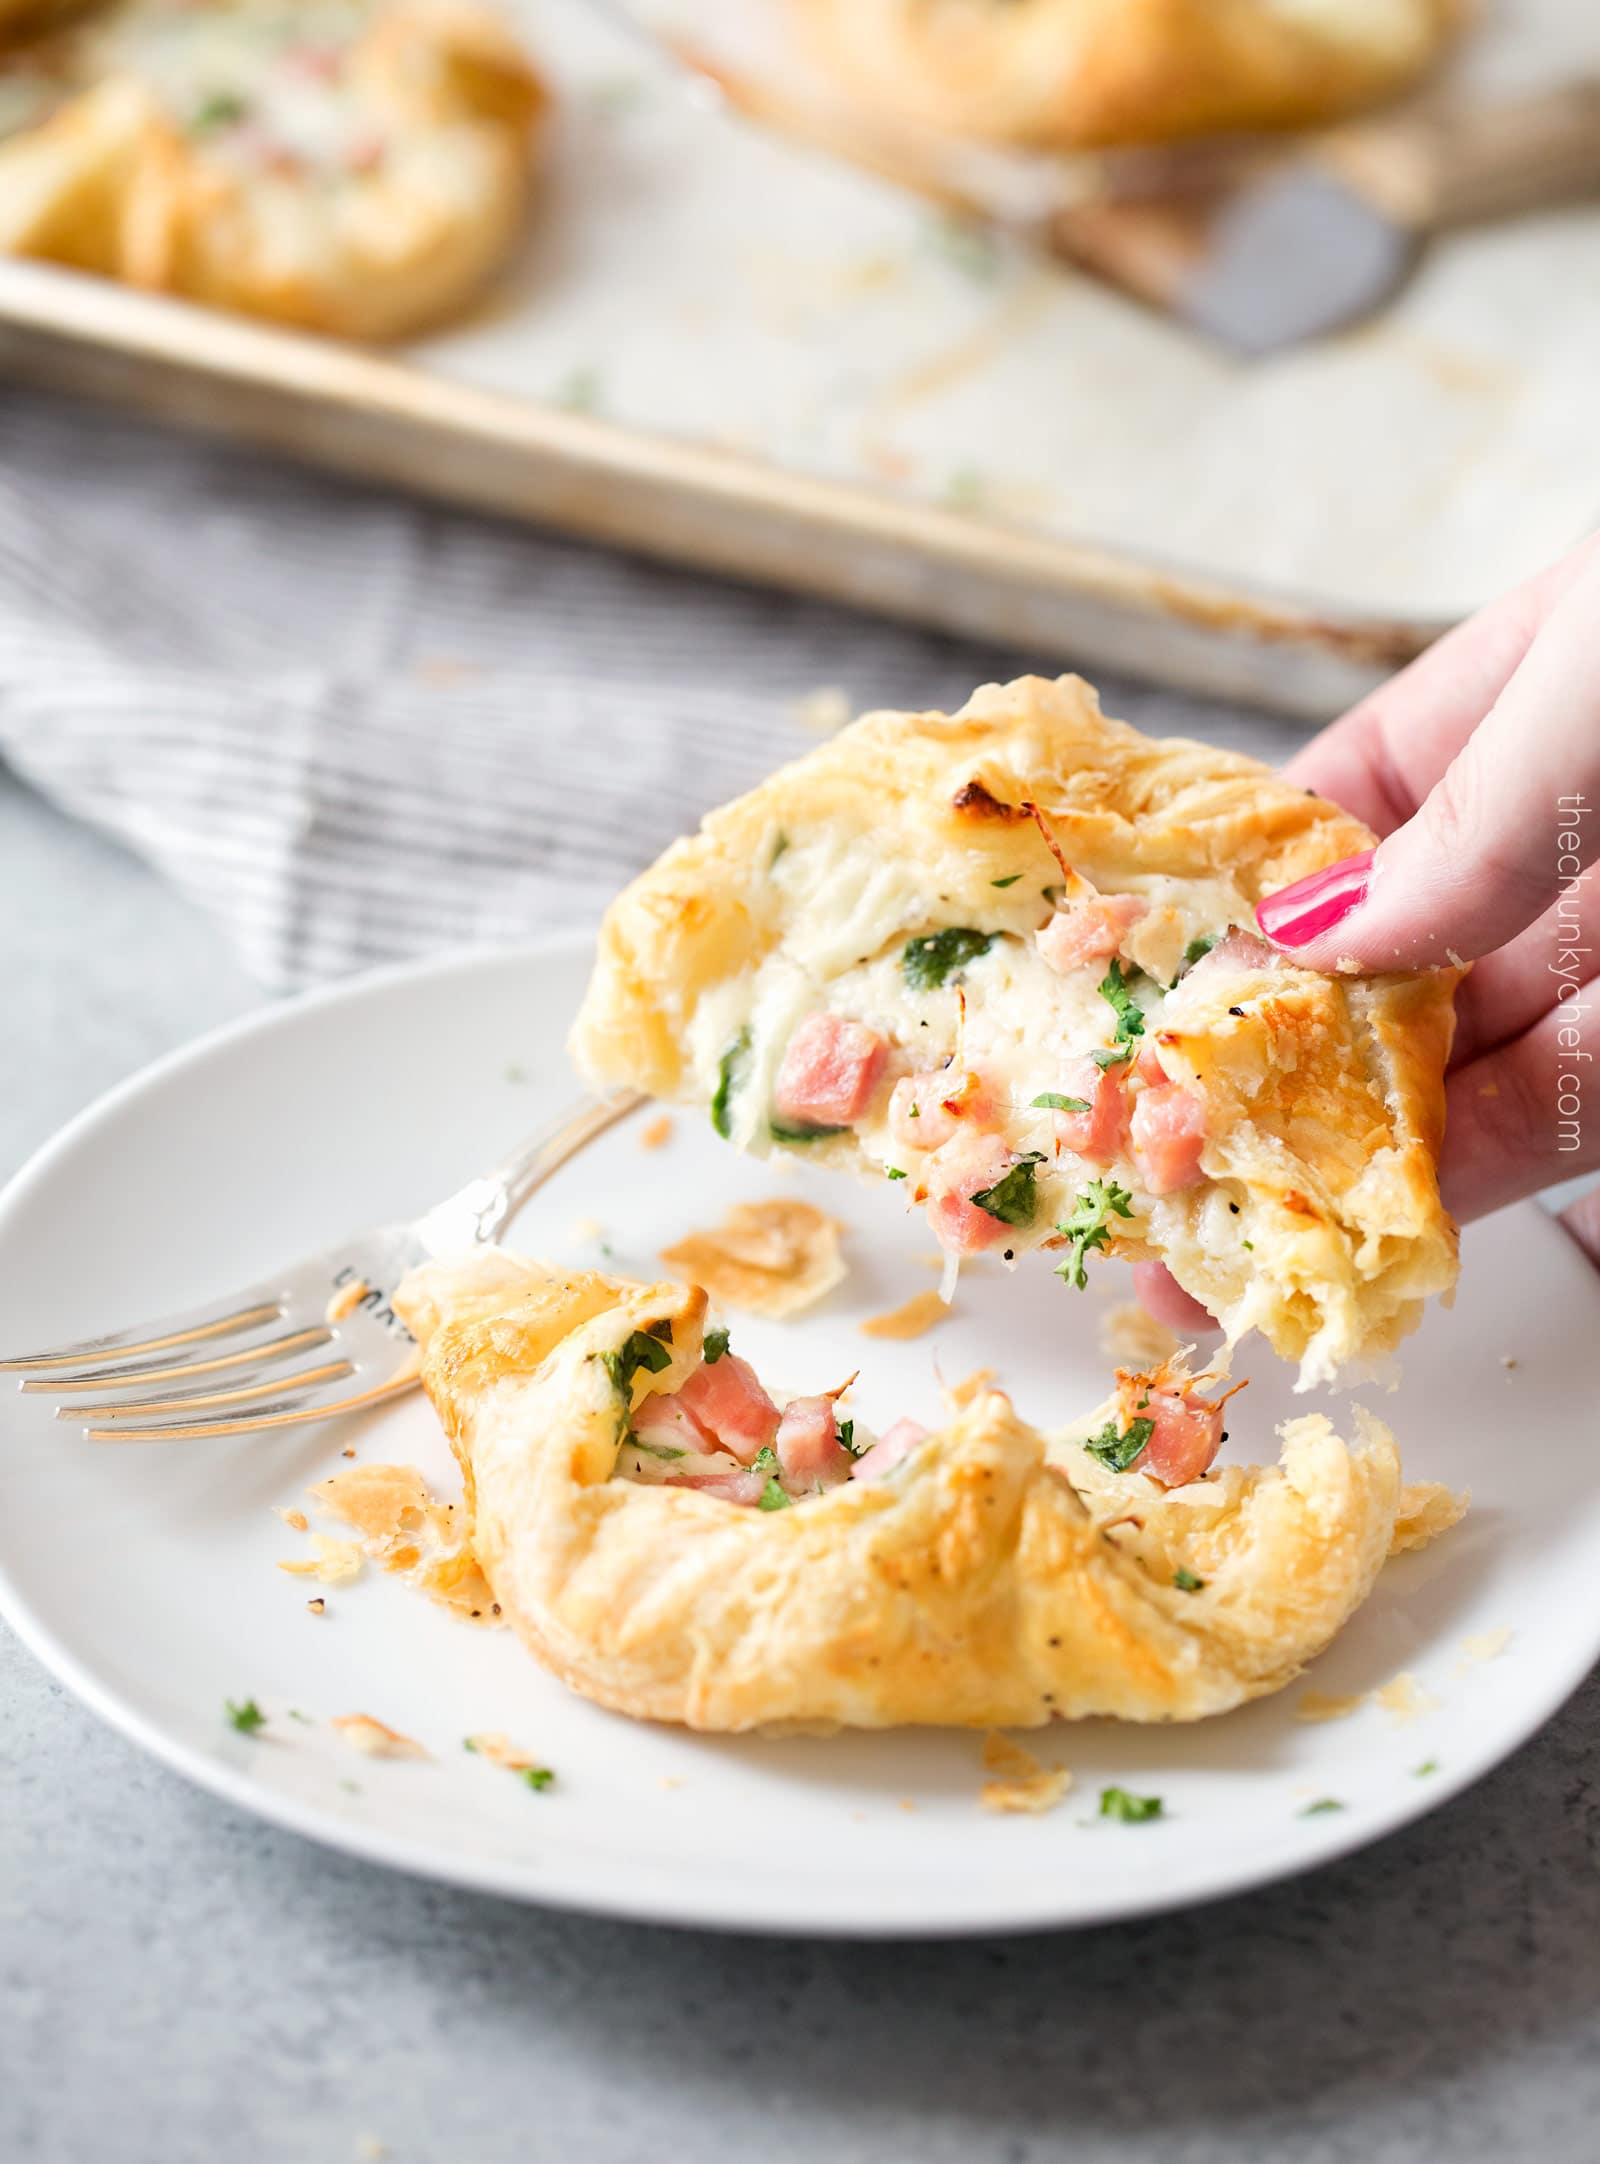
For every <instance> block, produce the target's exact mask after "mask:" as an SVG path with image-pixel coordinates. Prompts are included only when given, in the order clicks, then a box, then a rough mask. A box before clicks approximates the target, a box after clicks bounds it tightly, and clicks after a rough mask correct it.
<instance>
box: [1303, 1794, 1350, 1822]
mask: <svg viewBox="0 0 1600 2164" xmlns="http://www.w3.org/2000/svg"><path fill="white" fill-rule="evenodd" d="M1343 1809H1344V1805H1343V1804H1342V1803H1341V1802H1340V1801H1339V1799H1338V1797H1337V1796H1319V1797H1318V1798H1317V1800H1316V1802H1315V1803H1308V1804H1307V1805H1306V1807H1305V1809H1304V1810H1303V1811H1302V1812H1300V1813H1299V1816H1300V1817H1301V1818H1325V1817H1326V1816H1327V1814H1328V1812H1330V1811H1342V1810H1343Z"/></svg>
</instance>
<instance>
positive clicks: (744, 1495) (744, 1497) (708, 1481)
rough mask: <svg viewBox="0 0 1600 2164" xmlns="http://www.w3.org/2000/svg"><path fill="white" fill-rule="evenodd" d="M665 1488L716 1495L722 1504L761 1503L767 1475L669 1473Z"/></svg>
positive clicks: (663, 1484) (662, 1483)
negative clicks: (687, 1489) (686, 1489)
mask: <svg viewBox="0 0 1600 2164" xmlns="http://www.w3.org/2000/svg"><path fill="white" fill-rule="evenodd" d="M661 1486H662V1487H664V1488H693V1489H694V1491H695V1493H696V1494H697V1495H714V1496H716V1497H717V1498H718V1500H719V1501H720V1502H724V1503H743V1504H745V1505H746V1506H747V1507H751V1506H754V1505H755V1504H757V1503H759V1502H760V1500H761V1498H762V1496H763V1495H764V1494H765V1493H766V1487H767V1475H766V1474H765V1473H669V1474H668V1475H667V1477H666V1479H665V1480H663V1481H662V1482H661Z"/></svg>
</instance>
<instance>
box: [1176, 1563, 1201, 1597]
mask: <svg viewBox="0 0 1600 2164" xmlns="http://www.w3.org/2000/svg"><path fill="white" fill-rule="evenodd" d="M1172 1582H1173V1584H1174V1585H1175V1586H1176V1587H1177V1589H1178V1591H1179V1592H1180V1593H1203V1592H1204V1591H1205V1589H1206V1582H1205V1580H1204V1578H1197V1577H1196V1576H1195V1574H1194V1572H1193V1571H1192V1570H1191V1569H1190V1568H1189V1566H1188V1564H1187V1563H1180V1564H1179V1565H1178V1567H1177V1569H1176V1570H1175V1571H1174V1572H1173V1573H1172Z"/></svg>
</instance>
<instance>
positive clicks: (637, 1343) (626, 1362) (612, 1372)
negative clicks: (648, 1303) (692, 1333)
mask: <svg viewBox="0 0 1600 2164" xmlns="http://www.w3.org/2000/svg"><path fill="white" fill-rule="evenodd" d="M662 1327H663V1326H662V1325H661V1324H660V1323H657V1324H656V1325H655V1326H654V1327H653V1328H652V1329H650V1330H635V1331H634V1332H633V1334H632V1335H631V1336H630V1337H629V1338H628V1339H627V1341H626V1343H625V1344H623V1345H621V1346H619V1347H618V1349H617V1350H616V1351H615V1352H608V1353H602V1354H601V1355H600V1365H601V1366H602V1367H603V1368H604V1369H605V1371H606V1373H607V1374H608V1375H609V1376H610V1377H611V1384H612V1388H613V1389H614V1390H615V1391H616V1393H617V1396H618V1397H619V1398H624V1399H626V1398H630V1397H631V1396H632V1395H633V1378H634V1377H635V1376H636V1375H637V1374H638V1372H639V1370H640V1369H641V1368H643V1369H645V1371H646V1372H647V1373H648V1374H651V1375H659V1374H660V1373H661V1370H662V1369H663V1368H664V1367H666V1366H667V1364H668V1363H669V1362H670V1360H671V1358H672V1355H671V1353H669V1352H668V1350H667V1348H666V1346H665V1345H664V1344H663V1343H662V1342H661V1335H660V1333H661V1330H662ZM665 1329H666V1335H667V1336H668V1337H669V1338H670V1337H671V1335H672V1325H671V1324H670V1323H668V1324H667V1325H666V1326H665Z"/></svg>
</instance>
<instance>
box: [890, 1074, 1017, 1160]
mask: <svg viewBox="0 0 1600 2164" xmlns="http://www.w3.org/2000/svg"><path fill="white" fill-rule="evenodd" d="M997 1110H998V1105H997V1103H996V1100H995V1094H994V1091H993V1089H992V1088H991V1087H990V1085H989V1083H988V1082H987V1081H986V1080H985V1078H984V1077H983V1076H982V1075H980V1074H977V1073H975V1072H974V1071H973V1070H972V1069H971V1068H969V1067H938V1068H935V1069H934V1070H933V1071H932V1072H931V1073H928V1074H913V1075H906V1076H904V1077H903V1078H902V1079H901V1080H900V1081H898V1082H897V1083H896V1084H895V1086H894V1094H893V1095H892V1096H891V1097H890V1099H889V1132H890V1133H891V1134H892V1135H893V1136H894V1138H895V1140H896V1142H900V1143H903V1144H904V1145H905V1147H906V1148H907V1149H908V1150H937V1149H940V1148H942V1147H943V1145H944V1144H945V1143H946V1142H948V1141H949V1140H950V1138H951V1136H952V1135H954V1134H956V1133H957V1132H958V1131H959V1130H960V1128H961V1127H962V1126H963V1125H966V1126H973V1127H984V1126H991V1125H992V1124H993V1122H994V1118H995V1114H996V1112H997Z"/></svg>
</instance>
